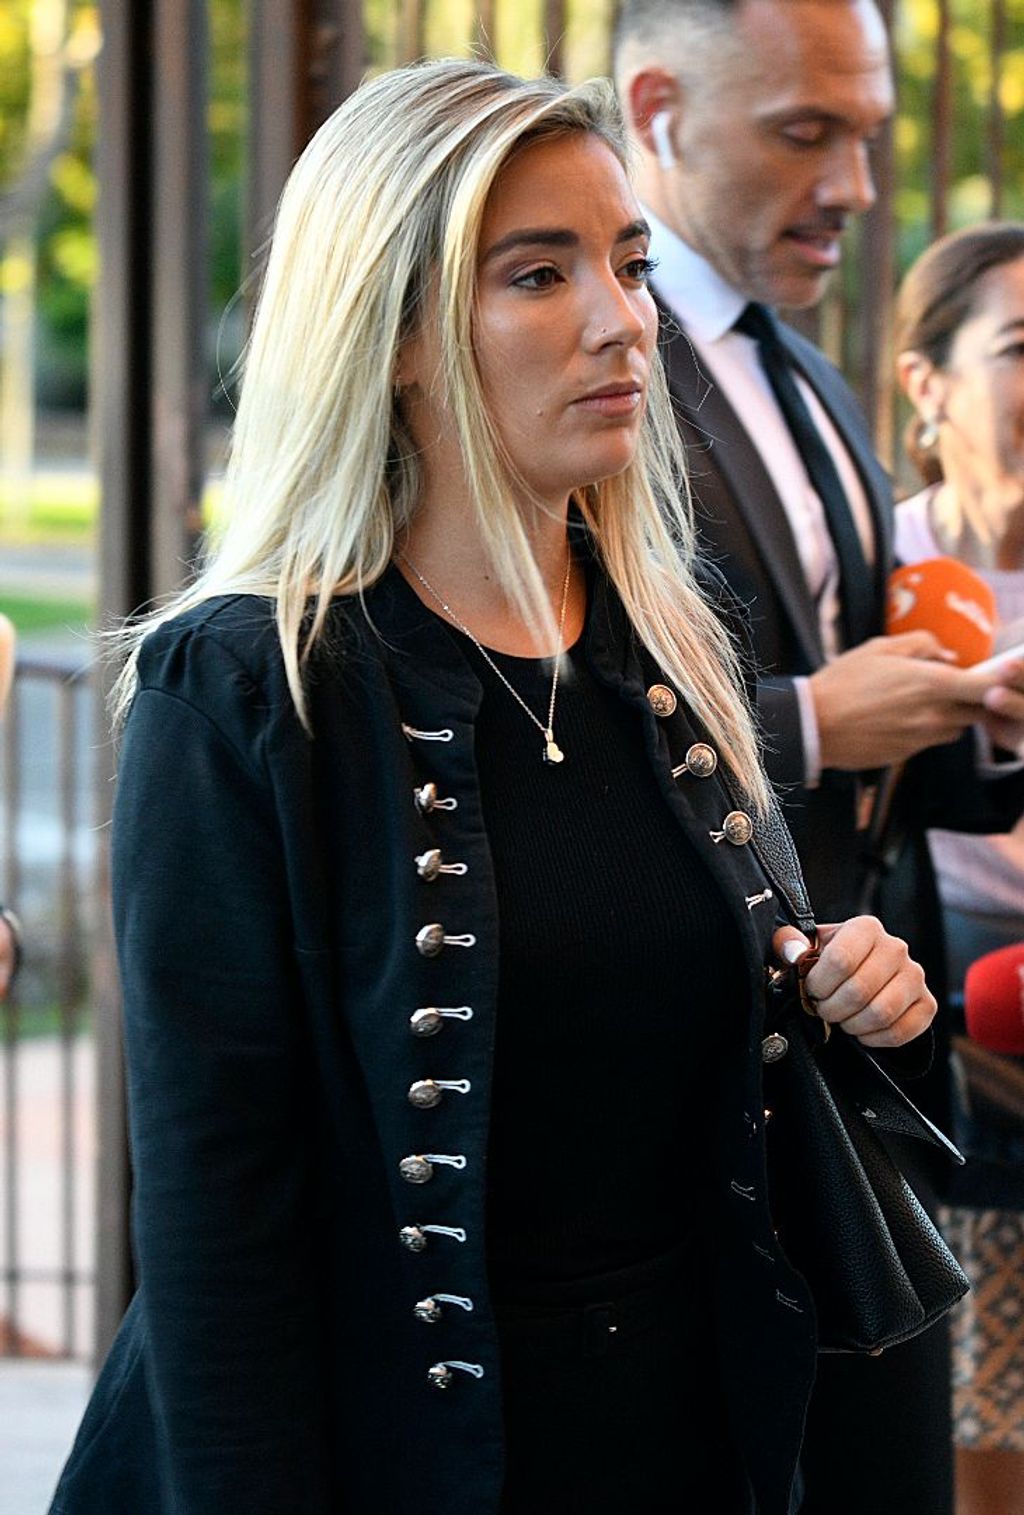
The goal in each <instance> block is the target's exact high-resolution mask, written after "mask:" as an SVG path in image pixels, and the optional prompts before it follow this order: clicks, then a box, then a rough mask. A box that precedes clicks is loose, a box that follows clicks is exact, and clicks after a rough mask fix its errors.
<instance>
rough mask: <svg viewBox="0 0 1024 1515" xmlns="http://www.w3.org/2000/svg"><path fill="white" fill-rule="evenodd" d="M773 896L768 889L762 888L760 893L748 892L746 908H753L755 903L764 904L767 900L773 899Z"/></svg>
mask: <svg viewBox="0 0 1024 1515" xmlns="http://www.w3.org/2000/svg"><path fill="white" fill-rule="evenodd" d="M774 898H775V896H774V894H773V893H772V891H771V890H770V889H762V891H761V893H760V894H748V895H747V909H748V910H753V908H754V906H755V905H765V904H767V903H768V901H769V900H773V899H774Z"/></svg>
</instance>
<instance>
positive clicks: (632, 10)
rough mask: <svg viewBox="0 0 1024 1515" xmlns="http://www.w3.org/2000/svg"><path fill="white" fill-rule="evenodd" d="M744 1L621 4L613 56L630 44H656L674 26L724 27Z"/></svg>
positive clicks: (669, 0)
mask: <svg viewBox="0 0 1024 1515" xmlns="http://www.w3.org/2000/svg"><path fill="white" fill-rule="evenodd" d="M742 3H743V0H620V4H619V7H618V10H617V12H616V16H615V26H614V28H613V31H612V56H613V57H614V58H618V56H619V52H620V49H621V48H622V46H623V44H624V43H626V42H639V43H645V42H646V43H650V44H653V43H656V42H659V41H661V40H662V39H663V38H664V35H665V30H666V28H667V27H670V26H678V27H680V28H682V27H685V26H686V25H687V24H688V23H689V24H691V25H696V26H700V27H708V26H712V27H713V26H721V25H722V24H723V23H725V22H727V21H728V20H729V19H730V17H731V16H732V14H733V13H734V12H735V11H737V10H739V8H740V5H741V4H742Z"/></svg>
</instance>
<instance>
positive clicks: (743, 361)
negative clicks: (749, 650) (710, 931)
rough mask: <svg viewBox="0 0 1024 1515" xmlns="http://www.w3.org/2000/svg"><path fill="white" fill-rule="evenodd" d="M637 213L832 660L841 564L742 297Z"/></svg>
mask: <svg viewBox="0 0 1024 1515" xmlns="http://www.w3.org/2000/svg"><path fill="white" fill-rule="evenodd" d="M644 215H645V216H646V218H647V220H648V222H649V223H650V226H651V257H652V258H654V259H656V260H657V263H658V269H657V272H656V274H655V276H654V279H653V281H652V282H653V284H654V287H655V289H656V291H657V293H658V296H659V298H660V299H661V300H662V302H663V303H664V304H665V305H666V306H667V307H668V309H669V310H671V311H672V313H673V315H674V316H675V317H676V318H677V320H678V321H679V322H680V324H681V325H682V326H683V328H684V329H685V331H686V334H687V336H688V337H689V338H690V341H691V342H692V344H693V348H694V352H695V354H696V357H697V359H698V360H699V363H700V367H701V369H702V370H703V372H704V374H705V376H706V378H707V380H708V382H709V384H716V385H718V387H719V388H720V389H721V390H722V391H723V393H724V394H725V395H726V397H727V398H728V400H729V403H730V405H731V406H732V408H733V409H734V410H735V412H736V414H737V416H738V417H740V418H741V420H742V425H743V427H744V429H745V430H746V432H747V433H748V435H749V437H750V440H751V442H752V443H753V444H754V446H755V447H756V449H757V451H758V452H759V454H760V456H761V461H762V463H763V464H764V466H765V469H766V471H767V473H768V475H769V477H770V479H771V481H772V483H773V484H774V486H775V489H776V492H777V494H778V496H779V499H780V500H781V502H782V506H783V509H784V510H785V512H786V516H787V519H788V520H789V524H790V527H791V528H792V532H793V540H794V542H795V544H796V549H797V554H798V556H799V559H800V563H801V566H802V567H803V571H804V577H805V579H806V583H807V590H808V593H809V594H810V596H811V598H812V599H813V601H814V604H815V606H816V609H817V614H818V625H819V628H820V631H821V641H822V646H823V648H824V650H825V655H826V657H834V656H835V655H836V653H838V652H840V651H841V650H842V629H841V611H840V599H839V562H838V559H837V557H836V551H835V547H834V546H833V543H832V537H831V534H830V532H829V529H828V523H827V520H826V517H825V509H824V506H823V505H822V503H821V499H820V497H819V496H818V494H817V492H816V491H815V489H814V488H813V487H812V485H811V481H810V479H809V478H808V475H807V469H806V467H805V466H804V462H803V459H802V458H801V456H800V453H799V452H798V451H797V447H796V443H795V442H794V440H793V436H792V433H791V432H790V429H789V427H788V425H787V424H786V420H785V417H784V416H783V414H782V412H781V411H780V409H779V406H778V402H777V400H776V399H775V395H774V394H773V392H772V388H771V385H770V384H769V382H768V378H767V376H766V374H765V372H764V369H763V368H762V367H761V362H760V359H759V357H758V353H757V343H756V342H755V341H754V339H753V338H752V337H748V336H746V335H745V334H744V333H742V332H738V331H734V330H733V326H734V324H735V322H736V320H737V318H738V316H739V314H740V312H741V311H742V310H743V308H744V306H745V305H746V304H747V298H746V296H745V295H742V294H740V293H739V291H738V290H736V289H734V288H733V287H732V285H731V284H727V283H726V281H725V280H724V279H723V278H722V277H721V275H720V274H718V273H717V272H716V271H715V269H714V268H712V266H711V264H710V263H709V262H708V261H707V260H706V259H705V258H702V257H701V255H700V254H699V253H697V252H694V250H693V248H692V247H690V246H689V245H688V244H687V243H686V242H683V241H682V240H681V238H679V237H678V236H676V234H675V232H673V231H671V230H670V229H669V228H668V227H667V226H666V225H665V223H664V222H663V221H660V220H659V219H658V217H657V216H655V215H654V214H653V213H652V212H651V211H650V210H648V209H647V208H646V207H645V209H644ZM793 376H794V378H795V380H796V382H797V384H798V385H799V387H800V391H801V393H802V395H803V398H804V400H805V402H806V404H807V408H808V410H809V411H810V413H811V416H812V418H813V420H814V423H815V425H816V426H817V427H818V430H819V431H820V432H821V435H822V438H823V439H824V441H825V444H826V446H827V447H828V450H829V452H830V454H831V455H832V460H833V462H834V463H835V465H836V470H837V472H838V474H839V479H840V482H841V483H842V486H843V490H844V492H845V494H846V498H847V500H848V501H849V505H850V511H851V514H852V516H853V519H854V522H855V524H856V527H857V533H858V535H859V537H860V541H861V546H862V548H863V551H864V558H865V561H866V562H867V563H868V564H869V565H870V564H872V563H873V562H874V560H875V535H874V528H873V524H872V520H871V510H870V507H869V505H868V500H867V496H866V494H865V492H864V486H863V484H862V483H861V480H860V475H859V474H858V472H857V469H856V466H855V464H854V462H853V459H852V458H851V457H850V455H849V453H848V451H847V450H846V447H845V445H844V444H843V441H842V439H841V437H840V436H839V433H838V432H837V430H836V428H835V426H834V425H833V424H832V422H831V420H830V419H829V417H828V415H827V414H826V412H825V410H824V408H823V406H822V404H821V402H820V401H819V399H818V397H817V395H816V394H815V393H814V391H813V389H811V387H810V385H809V384H807V382H806V381H805V380H804V378H803V377H802V375H801V374H799V373H798V372H797V371H796V370H795V369H794V371H793ZM712 445H714V443H713V444H712ZM793 683H794V686H795V688H796V693H797V699H798V701H799V705H800V720H801V728H802V735H803V746H804V766H805V783H807V784H808V785H809V786H810V787H813V786H814V785H815V784H816V783H817V782H818V781H819V779H820V776H821V759H820V744H819V740H818V724H817V719H816V717H815V712H814V700H813V698H812V696H811V692H810V689H809V687H808V684H807V680H806V679H803V678H795V679H794V680H793Z"/></svg>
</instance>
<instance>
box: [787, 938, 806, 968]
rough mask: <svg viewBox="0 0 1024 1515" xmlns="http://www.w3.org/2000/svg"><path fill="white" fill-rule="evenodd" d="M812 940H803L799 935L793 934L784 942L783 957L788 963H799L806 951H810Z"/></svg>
mask: <svg viewBox="0 0 1024 1515" xmlns="http://www.w3.org/2000/svg"><path fill="white" fill-rule="evenodd" d="M810 950H811V944H810V942H802V941H801V940H800V938H799V937H797V936H791V937H788V938H787V939H786V941H784V942H783V944H782V954H781V955H782V958H783V961H784V962H787V963H798V962H799V961H800V959H801V958H802V957H803V955H804V953H805V952H810Z"/></svg>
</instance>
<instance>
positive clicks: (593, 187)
mask: <svg viewBox="0 0 1024 1515" xmlns="http://www.w3.org/2000/svg"><path fill="white" fill-rule="evenodd" d="M647 272H648V262H647V228H646V226H645V225H644V224H643V222H642V220H641V218H640V215H639V211H638V207H637V204H636V201H635V199H634V196H633V193H632V191H631V189H630V185H629V182H628V179H627V177H626V174H625V172H624V169H623V162H622V147H621V142H620V135H619V123H618V120H617V117H616V115H615V111H614V106H613V103H612V97H611V94H610V91H609V89H608V87H607V86H606V85H604V84H589V85H586V86H583V87H581V88H579V89H575V90H566V89H565V88H564V87H563V86H562V85H560V84H558V83H556V82H555V81H552V80H540V81H532V82H524V81H522V80H519V79H515V78H512V77H510V76H508V75H506V74H503V73H500V72H498V71H497V70H495V69H493V68H491V67H488V66H485V65H483V64H474V63H459V62H442V63H431V64H428V65H423V66H421V67H418V68H414V69H409V70H403V71H400V72H397V73H394V74H390V75H387V76H384V77H382V78H379V79H377V80H376V81H374V82H373V83H371V84H369V85H367V86H365V87H364V88H363V89H361V90H359V91H358V92H357V93H356V94H355V95H354V96H353V97H352V98H351V99H350V100H349V101H348V102H347V103H346V104H345V105H343V106H342V107H341V109H340V110H339V111H338V112H337V113H336V114H335V115H334V116H333V117H332V118H331V120H330V121H328V122H327V124H326V125H325V126H324V127H323V128H322V130H321V131H320V132H319V133H318V135H317V137H316V138H315V139H314V141H313V142H312V143H311V144H310V146H309V148H308V149H307V151H306V152H305V154H304V155H303V157H302V159H301V160H300V162H299V163H298V165H297V167H296V169H295V171H294V173H293V175H292V177H291V180H290V182H289V184H288V187H287V189H286V191H285V194H284V197H283V199H282V202H281V207H280V212H279V216H278V222H277V229H276V232H275V236H274V243H273V249H272V252H271V256H270V261H269V266H268V269H267V274H266V280H265V284H264V289H263V295H262V300H261V303H260V308H259V313H258V317H257V320H256V324H255V329H254V333H253V339H252V345H251V349H250V352H249V357H248V365H247V372H246V376H245V382H244V388H243V393H242V399H241V404H240V409H239V414H238V422H237V431H236V437H235V445H234V453H233V459H232V464H231V472H230V478H229V485H228V492H229V495H230V499H231V504H232V515H231V522H230V525H229V526H228V528H227V531H226V534H225V536H224V538H223V540H222V542H221V543H220V544H219V546H218V548H217V550H216V552H215V554H214V556H213V558H212V561H211V563H210V566H209V568H208V570H207V571H206V573H205V574H204V576H203V577H202V578H201V579H200V581H199V583H198V584H197V585H196V586H195V587H194V588H193V589H191V590H190V591H189V592H188V593H187V594H186V595H185V596H183V598H182V599H181V600H179V601H178V602H177V603H176V604H175V605H173V606H172V607H171V608H170V610H169V611H167V612H166V613H164V614H163V615H161V616H160V617H158V618H156V619H155V620H154V621H151V622H150V623H149V624H148V625H146V626H144V627H143V628H142V629H141V631H140V633H139V634H138V635H139V638H140V640H139V644H138V646H137V648H136V651H135V654H134V656H133V658H132V661H131V662H130V663H129V665H128V668H127V671H126V674H125V679H124V683H123V686H122V695H123V698H124V702H125V704H126V705H130V714H129V716H128V721H127V729H126V734H125V740H124V749H123V756H122V763H121V776H120V792H119V798H118V806H117V821H116V835H115V844H114V853H115V873H116V916H117V930H118V937H119V942H120V952H121V963H122V971H123V979H124V995H125V1017H126V1032H127V1046H128V1061H129V1068H130V1075H129V1077H130V1084H131V1105H132V1139H133V1152H134V1161H135V1174H136V1188H135V1200H134V1203H135V1236H136V1242H137V1251H138V1271H139V1290H138V1293H137V1295H136V1297H135V1301H134V1303H133V1304H132V1306H131V1308H130V1310H129V1312H128V1316H127V1318H126V1321H125V1324H124V1327H123V1330H122V1332H121V1335H120V1337H119V1339H118V1342H117V1344H116V1345H115V1347H114V1349H113V1352H112V1354H111V1356H110V1359H109V1360H108V1363H107V1365H106V1368H105V1369H104V1372H103V1375H102V1377H101V1380H100V1383H99V1385H98V1387H97V1390H96V1394H95V1396H94V1400H93V1404H92V1406H91V1407H90V1410H89V1412H88V1415H87V1417H86V1422H85V1424H84V1425H83V1428H82V1431H81V1433H80V1437H79V1441H78V1443H77V1446H76V1449H75V1451H74V1452H73V1454H72V1458H71V1461H70V1463H69V1465H68V1468H67V1469H66V1471H65V1474H64V1477H63V1479H62V1481H61V1484H60V1487H59V1489H58V1492H57V1495H56V1499H55V1503H54V1507H53V1508H54V1510H55V1511H58V1512H62V1515H84V1512H88V1515H99V1512H101V1511H102V1512H103V1515H109V1512H110V1511H113V1510H125V1511H131V1512H132V1515H151V1512H152V1515H156V1512H165V1511H166V1512H170V1511H172V1510H173V1511H181V1512H186V1511H187V1512H188V1515H213V1512H214V1511H216V1512H218V1515H221V1512H223V1511H226V1510H231V1511H235V1510H237V1511H239V1512H243V1511H244V1512H245V1515H256V1512H267V1515H271V1512H273V1515H285V1512H287V1515H303V1512H309V1515H313V1512H316V1515H328V1512H342V1511H344V1512H345V1515H404V1512H408V1515H414V1512H415V1515H452V1512H461V1515H497V1512H498V1511H502V1512H507V1515H511V1512H517V1515H521V1512H526V1511H529V1512H530V1515H545V1512H552V1515H554V1512H556V1511H557V1512H558V1515H565V1512H567V1511H571V1510H577V1509H578V1510H583V1509H586V1510H588V1511H591V1512H603V1511H610V1510H613V1509H614V1510H616V1511H619V1512H621V1511H622V1510H624V1509H629V1510H654V1509H666V1508H669V1507H672V1508H676V1509H679V1510H696V1509H698V1508H699V1509H701V1510H706V1509H707V1508H708V1504H707V1499H708V1494H707V1488H708V1483H707V1480H708V1478H711V1479H712V1480H713V1487H714V1488H715V1491H716V1492H715V1495H714V1508H715V1509H716V1511H719V1512H730V1511H741V1510H747V1509H748V1508H749V1507H750V1499H751V1497H752V1495H751V1489H752V1487H753V1488H754V1489H756V1491H757V1498H758V1500H759V1507H760V1509H761V1510H763V1511H765V1512H769V1515H783V1512H785V1511H787V1510H788V1509H789V1507H790V1501H791V1488H792V1485H793V1481H794V1468H795V1463H796V1458H797V1452H798V1446H799V1438H800V1426H801V1423H802V1416H803V1408H804V1404H805V1401H806V1396H807V1392H808V1388H809V1384H810V1380H811V1378H812V1376H813V1367H814V1335H813V1315H812V1310H811V1306H810V1302H809V1299H808V1295H807V1290H806V1287H805V1285H804V1283H803V1281H802V1280H801V1279H800V1278H799V1277H798V1276H797V1275H796V1274H795V1273H794V1272H793V1270H792V1269H791V1268H790V1267H789V1265H788V1264H787V1263H786V1261H785V1259H784V1258H783V1257H782V1255H781V1253H780V1252H779V1250H778V1247H777V1244H776V1242H775V1238H774V1234H773V1231H772V1227H771V1221H770V1217H769V1214H768V1210H767V1207H766V1201H765V1193H764V1173H763V1162H764V1158H763V1148H762V1141H763V1122H762V1121H761V1119H760V1118H759V1117H760V1105H759V1101H760V1094H759V1087H760V1085H759V1077H760V1037H759V1029H758V1028H759V1020H758V1017H759V1014H760V1002H761V997H762V988H763V974H764V965H765V962H766V959H767V957H768V955H769V953H770V952H771V950H772V944H773V940H774V944H775V948H776V949H777V950H780V951H781V950H782V948H783V946H784V945H785V944H786V942H787V941H789V943H790V945H789V946H788V947H787V948H786V950H787V951H788V952H789V954H790V957H792V956H793V955H795V954H799V953H800V952H802V951H804V950H806V945H807V942H806V938H805V936H804V935H803V934H802V932H801V931H800V930H798V929H797V926H796V925H787V926H785V927H781V928H780V927H779V926H778V919H779V917H778V916H777V910H778V907H779V904H780V885H779V883H778V880H773V879H770V878H769V876H768V875H767V874H766V872H765V871H764V868H763V865H762V863H761V861H760V858H761V855H762V852H765V853H771V854H772V855H775V856H777V857H778V856H781V855H782V853H781V852H780V851H779V850H778V849H782V851H784V849H785V845H786V838H785V834H784V832H783V830H782V828H781V825H780V823H779V822H778V820H777V818H776V814H775V811H774V809H773V807H772V803H771V800H770V797H769V795H768V793H767V790H766V785H765V781H764V778H763V776H762V773H761V769H760V766H759V763H758V757H757V749H756V744H755V739H754V734H753V731H752V727H751V721H750V717H749V714H748V709H747V705H746V703H745V698H744V692H743V688H742V684H741V682H740V680H739V676H738V671H737V659H736V654H735V652H734V649H733V645H732V642H731V640H730V634H729V630H728V629H726V627H725V626H724V625H723V623H722V622H721V621H720V620H719V619H718V618H717V615H716V609H715V603H713V602H717V601H719V600H720V599H721V591H720V589H719V585H718V581H717V580H716V579H714V578H710V577H708V576H707V575H701V576H700V577H698V576H697V570H696V565H695V563H694V560H693V548H692V532H691V525H690V520H689V516H688V514H687V512H686V509H685V508H684V506H683V505H682V504H680V502H679V497H678V490H679V484H680V479H681V463H680V459H679V458H678V456H677V453H676V451H675V444H674V442H673V440H672V438H673V436H674V428H673V425H672V422H671V417H670V416H669V414H668V412H667V409H666V404H665V396H664V391H663V388H662V381H661V377H660V373H659V371H658V368H657V365H656V362H655V358H654V344H655V326H656V319H655V312H654V307H653V303H652V300H651V297H650V295H649V293H648V291H647V287H646V276H647ZM726 613H727V614H731V612H728V611H726ZM732 624H733V627H735V619H734V618H733V622H732ZM759 840H760V842H763V843H764V844H765V846H764V847H763V848H762V847H761V846H759ZM798 896H799V891H797V897H796V902H795V904H794V906H793V911H794V914H795V917H796V919H797V920H798V922H799V923H800V924H802V925H805V926H807V927H808V929H809V928H810V925H811V921H810V917H809V914H808V912H807V910H806V906H805V904H802V903H801V902H800V900H799V897H798ZM825 940H826V941H827V945H826V947H825V950H824V953H823V955H822V957H821V959H820V961H819V962H818V963H817V965H816V966H815V968H814V970H813V972H812V974H811V975H810V977H809V979H808V983H809V985H810V987H811V991H812V992H813V993H815V994H816V995H818V996H819V997H820V1000H821V1008H822V1013H823V1014H825V1015H826V1016H828V1018H829V1019H832V1020H835V1021H840V1022H842V1024H843V1028H844V1030H846V1031H848V1032H849V1033H850V1034H852V1035H856V1036H860V1037H861V1038H862V1039H863V1040H864V1041H865V1042H867V1043H869V1044H870V1045H872V1046H893V1045H898V1044H900V1043H902V1042H904V1041H906V1040H908V1039H909V1038H911V1037H912V1036H914V1035H915V1034H917V1033H918V1032H919V1031H920V1030H922V1029H923V1027H924V1026H925V1025H926V1024H927V1023H928V1021H929V1020H930V1018H931V1015H932V1013H933V1009H934V1004H933V1001H932V1000H931V997H930V995H929V994H928V991H927V989H926V988H925V986H924V982H923V979H922V976H921V973H920V970H919V969H917V968H916V966H915V965H913V964H912V963H910V962H909V960H908V959H907V956H906V951H905V948H904V947H903V945H902V944H901V943H899V942H895V941H893V940H892V939H891V938H889V937H887V936H885V934H884V933H883V932H882V930H881V928H880V927H879V925H878V923H877V922H875V921H872V920H858V921H854V922H851V923H848V924H847V925H845V926H843V927H841V928H832V929H831V930H829V929H826V930H825ZM793 943H795V946H794V945H793ZM730 1425H731V1426H732V1427H733V1429H731V1430H730ZM666 1501H668V1503H666Z"/></svg>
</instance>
